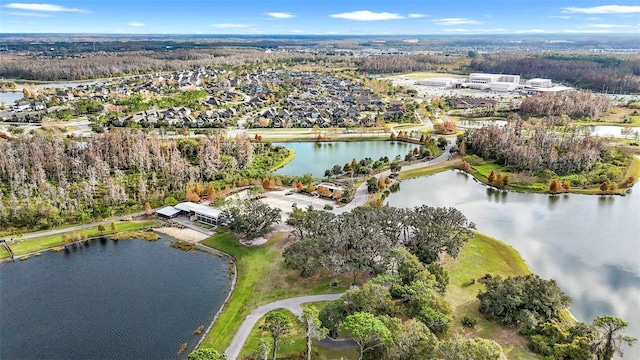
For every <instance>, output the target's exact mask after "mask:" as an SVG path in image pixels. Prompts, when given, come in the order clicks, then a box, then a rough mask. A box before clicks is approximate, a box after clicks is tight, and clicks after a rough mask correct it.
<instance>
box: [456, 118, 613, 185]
mask: <svg viewBox="0 0 640 360" xmlns="http://www.w3.org/2000/svg"><path fill="white" fill-rule="evenodd" d="M463 141H464V142H465V145H466V147H467V149H470V150H472V151H473V152H474V153H475V154H476V155H478V156H480V157H482V158H484V159H493V160H496V161H497V162H498V163H499V164H501V165H505V166H510V167H513V168H515V169H517V170H528V171H533V172H538V171H542V170H545V169H549V170H551V171H553V172H555V173H556V174H558V175H565V174H575V173H580V172H582V171H588V170H590V169H591V168H592V167H593V166H594V165H595V164H596V163H597V162H598V161H600V160H601V153H602V151H603V150H604V149H605V146H606V140H605V139H602V138H600V137H593V136H589V135H587V136H584V135H582V134H580V133H579V132H578V131H577V130H576V129H573V130H569V131H568V132H567V133H565V134H563V135H560V134H558V133H556V132H554V131H549V130H548V129H547V128H546V127H545V126H544V124H543V123H539V124H536V125H534V126H533V127H532V128H529V129H526V130H525V129H524V125H523V122H522V119H519V118H518V117H517V116H516V117H514V118H513V119H512V120H511V121H510V122H509V123H508V124H507V125H506V126H504V127H497V126H487V127H483V128H480V129H474V130H470V131H468V132H467V133H465V135H464V138H463Z"/></svg>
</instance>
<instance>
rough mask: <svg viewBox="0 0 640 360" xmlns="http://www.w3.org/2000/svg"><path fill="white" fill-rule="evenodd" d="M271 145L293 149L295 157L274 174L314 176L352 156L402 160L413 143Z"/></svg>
mask: <svg viewBox="0 0 640 360" xmlns="http://www.w3.org/2000/svg"><path fill="white" fill-rule="evenodd" d="M274 145H281V146H284V147H286V148H287V149H293V150H295V151H296V156H295V158H294V159H293V160H292V161H291V162H290V163H288V164H287V165H285V166H284V167H282V168H280V169H278V170H277V171H276V172H275V173H276V174H280V175H304V174H306V173H310V174H312V175H313V176H315V177H322V176H324V172H325V170H327V169H330V168H332V167H333V166H334V165H338V164H339V165H340V167H342V166H343V165H344V164H345V163H346V162H351V160H353V159H354V158H355V159H356V160H357V161H360V160H361V159H364V158H365V157H370V158H371V159H373V160H374V161H375V160H378V159H379V158H381V157H383V156H386V157H388V158H389V159H390V160H393V159H394V158H395V157H396V155H400V157H401V158H402V159H404V156H405V155H406V154H407V153H408V152H409V151H411V150H412V149H413V148H414V147H416V145H415V144H407V143H404V142H399V141H361V142H327V143H315V142H290V143H274Z"/></svg>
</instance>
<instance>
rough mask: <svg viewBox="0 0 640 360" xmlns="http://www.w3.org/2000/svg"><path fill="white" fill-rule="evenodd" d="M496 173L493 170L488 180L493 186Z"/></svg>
mask: <svg viewBox="0 0 640 360" xmlns="http://www.w3.org/2000/svg"><path fill="white" fill-rule="evenodd" d="M496 176H497V175H496V172H495V171H493V170H491V173H490V174H489V177H488V178H487V182H488V183H489V184H493V183H494V182H495V181H496Z"/></svg>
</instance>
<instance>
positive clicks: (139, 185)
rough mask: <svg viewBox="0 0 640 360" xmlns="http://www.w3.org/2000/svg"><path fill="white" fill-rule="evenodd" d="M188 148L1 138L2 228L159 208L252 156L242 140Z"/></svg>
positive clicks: (139, 140)
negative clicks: (150, 205)
mask: <svg viewBox="0 0 640 360" xmlns="http://www.w3.org/2000/svg"><path fill="white" fill-rule="evenodd" d="M188 143H189V144H191V143H192V144H191V146H186V145H183V144H182V143H181V142H180V141H177V140H171V139H162V138H160V137H158V136H155V135H149V134H146V133H144V132H142V131H137V130H132V129H123V130H117V131H112V132H110V133H108V134H99V135H95V136H93V137H91V138H90V139H87V140H77V139H73V138H61V137H59V136H55V135H52V134H49V133H45V132H36V133H33V134H24V135H21V136H18V137H16V138H13V139H5V138H0V185H1V186H0V200H1V201H0V226H1V227H9V226H15V227H40V228H46V227H50V226H54V225H58V224H60V223H63V222H65V221H86V220H89V219H91V218H100V217H105V216H109V215H112V213H113V212H116V213H117V212H118V209H121V210H124V208H123V207H125V206H137V205H140V204H144V203H145V202H147V201H155V203H158V202H161V201H162V199H164V198H165V197H166V196H168V195H171V194H173V195H175V194H178V193H181V191H183V189H184V187H185V185H186V184H188V183H190V182H199V181H210V180H214V179H218V178H220V179H224V178H225V177H230V176H233V175H234V174H235V173H237V172H238V171H241V170H243V169H247V168H248V167H249V165H250V164H251V162H252V159H253V157H254V146H253V144H252V143H251V141H250V139H249V138H248V137H246V136H245V137H243V136H239V137H236V138H227V137H224V136H222V135H211V136H208V137H203V138H201V139H199V140H194V141H193V142H188ZM87 217H88V218H87Z"/></svg>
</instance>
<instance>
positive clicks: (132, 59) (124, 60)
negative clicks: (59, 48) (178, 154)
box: [0, 48, 323, 81]
mask: <svg viewBox="0 0 640 360" xmlns="http://www.w3.org/2000/svg"><path fill="white" fill-rule="evenodd" d="M322 59H323V57H318V56H314V55H313V54H304V53H285V52H270V53H268V52H265V51H263V50H260V49H253V48H220V49H207V50H172V51H131V52H124V53H118V52H113V53H91V54H87V56H76V57H69V58H65V57H54V58H50V57H37V56H26V55H13V54H2V55H0V77H5V78H15V79H25V80H40V81H56V80H84V79H95V78H104V77H115V76H124V75H138V74H147V73H153V72H163V71H179V70H189V69H194V68H201V67H216V68H224V67H227V66H228V67H231V66H240V65H246V64H256V63H274V62H283V63H291V64H293V63H306V62H318V61H322ZM274 64H275V63H274Z"/></svg>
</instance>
